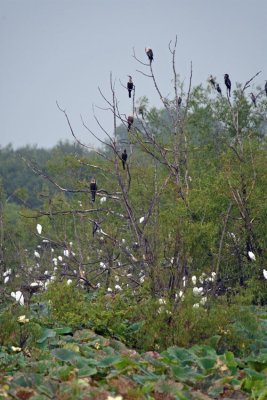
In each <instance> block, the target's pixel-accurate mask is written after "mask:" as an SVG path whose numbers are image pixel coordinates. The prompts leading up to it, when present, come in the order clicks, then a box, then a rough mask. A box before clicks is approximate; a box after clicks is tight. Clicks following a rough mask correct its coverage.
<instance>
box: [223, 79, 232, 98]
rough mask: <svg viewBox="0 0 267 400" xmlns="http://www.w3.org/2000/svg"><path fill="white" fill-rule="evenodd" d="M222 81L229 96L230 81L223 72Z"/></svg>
mask: <svg viewBox="0 0 267 400" xmlns="http://www.w3.org/2000/svg"><path fill="white" fill-rule="evenodd" d="M224 83H225V85H226V88H227V93H228V94H229V97H231V81H230V79H229V75H228V74H224Z"/></svg>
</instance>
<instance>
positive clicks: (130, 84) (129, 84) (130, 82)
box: [127, 75, 133, 98]
mask: <svg viewBox="0 0 267 400" xmlns="http://www.w3.org/2000/svg"><path fill="white" fill-rule="evenodd" d="M128 76H129V81H128V83H127V89H128V93H129V97H130V98H131V93H132V90H133V79H132V77H131V75H128Z"/></svg>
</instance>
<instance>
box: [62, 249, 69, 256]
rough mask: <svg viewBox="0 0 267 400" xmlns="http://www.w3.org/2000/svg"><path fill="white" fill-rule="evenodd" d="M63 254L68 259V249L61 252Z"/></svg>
mask: <svg viewBox="0 0 267 400" xmlns="http://www.w3.org/2000/svg"><path fill="white" fill-rule="evenodd" d="M63 254H64V256H65V257H69V255H70V253H69V250H68V249H65V250H64V251H63Z"/></svg>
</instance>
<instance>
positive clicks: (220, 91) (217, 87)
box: [216, 83, 222, 96]
mask: <svg viewBox="0 0 267 400" xmlns="http://www.w3.org/2000/svg"><path fill="white" fill-rule="evenodd" d="M216 90H217V92H218V93H219V94H220V95H221V96H222V89H221V88H220V85H219V83H217V84H216Z"/></svg>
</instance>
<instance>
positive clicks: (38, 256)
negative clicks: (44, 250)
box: [34, 250, 40, 258]
mask: <svg viewBox="0 0 267 400" xmlns="http://www.w3.org/2000/svg"><path fill="white" fill-rule="evenodd" d="M34 255H35V257H36V258H40V254H39V253H38V251H36V250H34Z"/></svg>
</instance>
